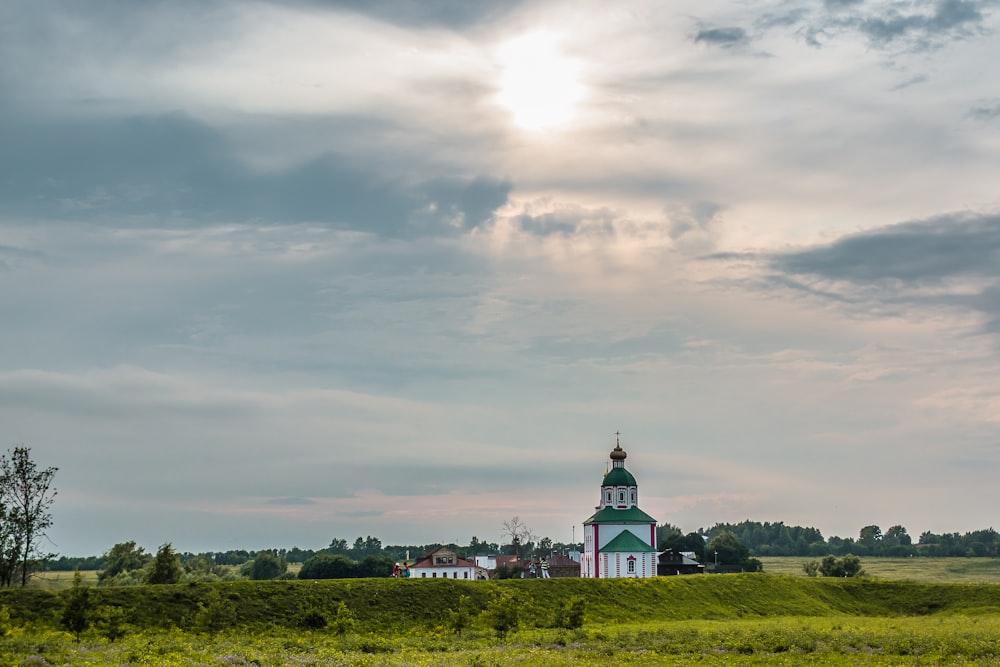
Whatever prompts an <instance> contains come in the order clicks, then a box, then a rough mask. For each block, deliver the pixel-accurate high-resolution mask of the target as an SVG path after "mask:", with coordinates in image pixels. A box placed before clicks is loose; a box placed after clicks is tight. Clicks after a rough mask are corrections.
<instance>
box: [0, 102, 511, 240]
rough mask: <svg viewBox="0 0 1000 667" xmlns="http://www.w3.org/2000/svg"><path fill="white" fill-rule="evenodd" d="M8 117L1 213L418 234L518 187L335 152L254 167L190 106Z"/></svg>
mask: <svg viewBox="0 0 1000 667" xmlns="http://www.w3.org/2000/svg"><path fill="white" fill-rule="evenodd" d="M0 123H3V124H4V125H5V127H4V128H3V129H4V131H5V134H7V135H8V136H10V137H11V140H10V141H9V142H7V143H6V144H5V150H4V151H3V154H2V156H0V199H2V200H3V204H0V211H6V212H7V213H8V214H11V213H16V214H18V215H27V216H31V217H35V218H42V217H52V216H65V217H68V218H75V217H76V218H78V217H83V216H87V217H90V216H94V215H100V216H128V215H145V216H149V215H151V214H152V215H157V219H158V220H162V219H163V218H166V217H174V218H177V217H187V218H189V219H194V218H198V219H200V220H211V221H216V222H217V221H230V220H248V219H268V220H277V221H285V222H303V221H308V222H316V223H323V224H329V225H331V226H333V227H337V228H343V229H356V230H360V231H368V232H372V233H375V234H379V235H385V236H404V237H414V236H423V235H442V234H451V233H454V232H455V231H461V230H467V229H471V228H473V227H476V226H479V225H482V224H483V223H485V222H488V221H489V220H490V219H491V218H492V215H493V212H494V211H495V210H496V209H497V208H499V207H500V206H502V205H503V204H504V202H505V201H506V199H507V196H508V194H509V192H510V190H511V187H512V186H511V183H510V182H509V181H506V180H503V179H498V178H493V177H489V176H477V177H471V178H469V177H451V178H441V177H437V178H434V179H431V180H427V181H424V182H416V183H405V182H401V181H400V180H398V179H393V178H391V177H386V176H384V175H382V174H380V173H379V172H378V171H377V170H375V169H372V168H369V167H366V166H364V165H362V164H359V163H358V161H357V160H355V159H352V158H349V157H347V156H344V155H339V154H336V153H326V154H324V155H322V156H320V157H317V158H313V159H309V160H308V161H305V162H302V163H297V164H292V165H289V166H287V167H284V168H276V169H271V170H257V169H252V168H250V167H249V166H247V165H246V164H244V163H243V161H242V160H240V158H239V153H238V149H237V147H236V146H234V145H233V144H232V143H231V142H230V141H229V140H227V139H226V137H224V136H223V135H222V134H221V133H220V132H218V131H216V130H214V129H213V128H212V127H210V126H209V125H207V124H205V123H201V122H198V121H196V120H194V119H192V118H190V117H188V116H186V115H183V114H163V115H156V116H138V117H130V118H94V119H80V120H75V121H49V122H44V121H39V122H32V121H29V120H26V119H23V118H22V119H12V118H10V117H8V118H6V119H0Z"/></svg>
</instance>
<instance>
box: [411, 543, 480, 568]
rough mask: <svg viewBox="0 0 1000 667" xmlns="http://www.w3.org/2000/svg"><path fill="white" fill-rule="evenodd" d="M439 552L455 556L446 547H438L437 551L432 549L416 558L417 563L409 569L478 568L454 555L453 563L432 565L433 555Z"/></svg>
mask: <svg viewBox="0 0 1000 667" xmlns="http://www.w3.org/2000/svg"><path fill="white" fill-rule="evenodd" d="M439 551H447V552H448V553H450V554H455V552H454V551H452V550H451V549H449V548H447V547H438V548H437V549H434V550H433V551H431V552H430V553H428V554H427V555H426V556H424V557H423V558H418V559H417V562H415V563H413V564H412V565H410V569H411V570H412V569H413V568H415V567H416V568H421V567H479V566H478V565H476V564H475V563H470V562H469V561H467V560H465V559H464V558H459V557H458V554H455V561H454V562H452V563H442V564H440V565H437V564H435V563H434V554H436V553H437V552H439ZM480 569H482V568H480Z"/></svg>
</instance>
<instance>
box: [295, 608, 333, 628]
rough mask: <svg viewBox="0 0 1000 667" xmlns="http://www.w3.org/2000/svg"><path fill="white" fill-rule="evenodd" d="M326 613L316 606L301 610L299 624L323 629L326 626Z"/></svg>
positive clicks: (304, 626)
mask: <svg viewBox="0 0 1000 667" xmlns="http://www.w3.org/2000/svg"><path fill="white" fill-rule="evenodd" d="M326 624H327V620H326V614H324V613H323V612H322V611H320V610H319V609H317V608H315V607H311V608H309V609H304V610H302V611H301V612H299V617H298V625H300V626H301V627H303V628H306V629H309V630H322V629H323V628H325V627H326Z"/></svg>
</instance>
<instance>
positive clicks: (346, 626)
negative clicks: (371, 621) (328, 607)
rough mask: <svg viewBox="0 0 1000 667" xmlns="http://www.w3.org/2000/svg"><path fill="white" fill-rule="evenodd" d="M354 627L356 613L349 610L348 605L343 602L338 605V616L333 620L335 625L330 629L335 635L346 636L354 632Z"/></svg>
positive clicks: (332, 624) (331, 625)
mask: <svg viewBox="0 0 1000 667" xmlns="http://www.w3.org/2000/svg"><path fill="white" fill-rule="evenodd" d="M354 625H355V619H354V612H353V611H351V610H350V609H348V608H347V603H345V602H343V601H341V603H340V604H338V605H337V614H336V616H334V618H333V623H331V624H330V629H331V630H333V632H334V634H338V635H346V634H347V633H348V632H351V631H353V630H354Z"/></svg>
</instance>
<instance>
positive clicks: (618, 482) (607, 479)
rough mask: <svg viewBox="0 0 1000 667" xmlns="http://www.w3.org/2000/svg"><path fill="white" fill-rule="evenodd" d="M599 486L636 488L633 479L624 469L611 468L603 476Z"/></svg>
mask: <svg viewBox="0 0 1000 667" xmlns="http://www.w3.org/2000/svg"><path fill="white" fill-rule="evenodd" d="M601 486H636V483H635V477H633V476H632V473H630V472H629V471H628V470H625V468H612V469H611V472H609V473H608V474H607V475H605V476H604V481H603V482H601Z"/></svg>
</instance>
